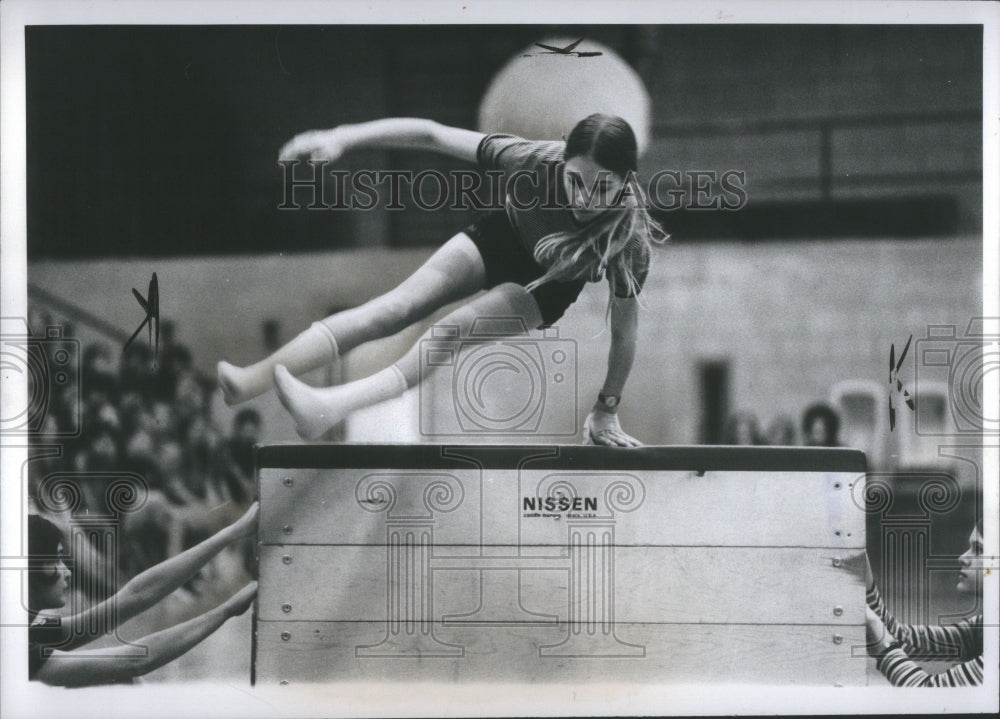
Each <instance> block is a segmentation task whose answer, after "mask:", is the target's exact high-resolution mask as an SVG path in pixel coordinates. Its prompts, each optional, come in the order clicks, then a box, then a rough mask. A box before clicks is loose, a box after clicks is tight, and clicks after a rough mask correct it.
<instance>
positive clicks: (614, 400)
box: [594, 392, 622, 414]
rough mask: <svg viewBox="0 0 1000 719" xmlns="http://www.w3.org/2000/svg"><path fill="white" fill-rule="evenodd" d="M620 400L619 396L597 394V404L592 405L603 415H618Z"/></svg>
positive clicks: (603, 393)
mask: <svg viewBox="0 0 1000 719" xmlns="http://www.w3.org/2000/svg"><path fill="white" fill-rule="evenodd" d="M621 400H622V398H621V395H617V394H611V393H609V392H599V393H598V395H597V402H595V403H594V409H595V410H596V411H598V412H604V413H605V414H618V405H619V404H621Z"/></svg>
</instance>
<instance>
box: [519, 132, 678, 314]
mask: <svg viewBox="0 0 1000 719" xmlns="http://www.w3.org/2000/svg"><path fill="white" fill-rule="evenodd" d="M574 157H589V158H590V159H592V160H593V161H594V162H596V163H597V164H598V165H600V166H601V167H602V168H605V169H607V170H609V171H611V172H613V173H614V174H616V175H618V176H619V177H620V178H621V179H622V180H623V182H624V183H625V184H624V186H623V188H622V192H621V193H620V194H619V197H618V198H616V199H617V202H616V203H615V204H614V205H613V206H612V207H609V208H608V209H606V210H604V211H602V212H601V213H600V214H599V215H598V216H597V217H595V218H594V219H593V220H592V221H590V222H588V223H587V224H585V225H584V226H582V227H580V228H577V229H575V230H572V231H569V232H556V233H553V234H551V235H546V236H545V237H543V238H542V239H541V240H539V242H538V244H537V245H536V246H535V259H536V260H537V261H538V263H539V264H541V265H542V266H543V267H546V268H547V270H546V272H545V274H544V275H542V276H541V277H539V278H538V279H536V280H534V281H533V282H531V283H529V284H528V285H527V289H529V290H532V289H534V288H535V287H538V286H539V285H542V284H544V283H546V282H550V281H553V280H557V281H559V280H561V281H569V280H575V279H579V278H586V279H588V280H590V281H597V280H599V279H601V278H602V277H608V279H609V280H610V282H611V289H612V294H615V293H616V292H615V291H616V290H617V291H620V290H622V289H624V290H626V291H627V294H629V295H638V294H639V290H640V283H641V280H640V278H638V277H636V267H638V266H639V265H640V263H641V262H642V261H643V260H644V258H650V257H651V255H652V253H651V250H652V245H653V244H654V243H656V244H663V243H664V242H666V241H667V240H668V239H669V238H670V236H669V235H668V234H667V233H666V232H664V231H663V229H662V228H661V227H660V226H659V224H657V222H656V221H655V220H653V218H651V217H650V216H649V213H648V212H647V211H646V197H645V195H644V194H643V192H642V188H641V187H639V183H638V182H636V181H635V174H636V171H637V166H638V150H637V146H636V141H635V133H633V132H632V127H631V126H630V125H629V124H628V123H627V122H626V121H625V120H623V119H622V118H620V117H617V116H614V115H603V114H593V115H589V116H588V117H586V118H584V119H583V120H581V121H580V122H578V123H577V125H576V127H574V128H573V131H572V132H571V133H570V134H569V137H568V138H566V151H565V154H564V157H563V160H564V161H567V160H571V159H572V158H574ZM636 195H638V196H636ZM619 283H623V284H624V287H618V286H617V285H618V284H619ZM610 309H611V304H610V298H609V301H608V310H609V311H610Z"/></svg>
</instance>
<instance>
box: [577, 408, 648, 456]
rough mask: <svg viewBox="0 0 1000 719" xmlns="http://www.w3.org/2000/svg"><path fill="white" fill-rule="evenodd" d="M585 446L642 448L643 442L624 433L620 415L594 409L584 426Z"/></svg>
mask: <svg viewBox="0 0 1000 719" xmlns="http://www.w3.org/2000/svg"><path fill="white" fill-rule="evenodd" d="M583 443H584V444H603V445H607V446H608V447H641V446H642V442H640V441H639V440H637V439H636V438H635V437H632V436H630V435H628V434H625V432H624V431H622V427H621V425H620V424H618V415H617V414H613V413H611V412H602V411H601V410H599V409H592V410H591V411H590V414H589V415H588V416H587V421H586V422H585V423H584V425H583Z"/></svg>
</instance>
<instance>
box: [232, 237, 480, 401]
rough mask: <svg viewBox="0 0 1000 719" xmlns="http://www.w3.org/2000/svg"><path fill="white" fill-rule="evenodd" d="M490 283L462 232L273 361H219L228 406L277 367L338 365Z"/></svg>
mask: <svg viewBox="0 0 1000 719" xmlns="http://www.w3.org/2000/svg"><path fill="white" fill-rule="evenodd" d="M485 284H486V270H485V268H484V266H483V260H482V257H481V256H480V254H479V250H478V249H477V248H476V246H475V244H474V243H473V242H472V240H471V239H470V238H469V236H468V235H467V234H465V233H464V232H460V233H458V234H457V235H455V236H454V237H452V238H451V239H450V240H448V241H447V242H446V243H445V244H444V245H442V246H441V247H440V248H439V249H438V251H437V252H435V253H434V254H433V255H432V256H431V257H430V259H428V260H427V261H426V262H425V263H424V264H423V265H422V266H421V267H420V268H419V269H418V270H417V271H416V272H414V273H413V274H412V275H410V276H409V277H408V278H407V279H406V280H404V281H403V283H402V284H400V285H399V286H398V287H396V288H395V289H392V290H390V291H389V292H387V293H385V294H384V295H381V296H379V297H376V298H375V299H373V300H370V301H368V302H365V303H364V304H363V305H360V306H359V307H354V308H352V309H349V310H345V311H343V312H338V313H337V314H335V315H331V316H330V317H327V318H326V319H325V320H323V321H321V322H314V323H313V324H312V326H311V327H309V329H307V330H305V331H304V332H302V333H301V334H299V335H298V336H297V337H295V339H293V340H292V341H291V342H289V343H288V344H286V345H284V346H283V347H281V348H279V349H278V350H277V351H275V352H274V354H272V355H270V356H269V357H267V358H265V359H263V360H261V361H260V362H257V363H256V364H252V365H250V366H248V367H236V366H235V365H231V364H229V363H228V362H219V364H218V367H217V370H218V375H219V386H220V387H221V388H222V392H223V396H224V397H225V400H226V404H230V405H233V404H238V403H240V402H245V401H246V400H248V399H252V398H254V397H256V396H257V395H260V394H263V393H264V392H266V391H267V390H269V389H270V388H271V387H272V386H273V383H274V368H275V367H276V366H277V365H283V366H284V367H286V368H287V369H288V371H289V372H290V373H291V374H292V375H296V376H297V375H300V374H302V373H304V372H308V371H310V370H313V369H316V368H317V367H323V366H325V365H329V364H332V363H334V362H336V361H337V359H338V357H339V356H340V355H341V354H342V353H344V352H347V351H348V350H351V349H353V348H355V347H357V346H358V345H360V344H362V343H364V342H369V341H371V340H375V339H380V338H382V337H389V336H390V335H394V334H396V333H397V332H399V331H401V330H403V329H405V328H406V327H409V326H410V325H411V324H413V323H414V322H416V321H418V320H421V319H423V318H424V317H427V316H428V315H430V314H432V313H433V312H434V311H435V310H438V309H440V308H441V307H443V306H445V305H447V304H449V303H451V302H455V301H457V300H460V299H462V298H463V297H468V296H470V295H472V294H475V293H476V292H478V291H479V290H481V289H483V287H484V286H485Z"/></svg>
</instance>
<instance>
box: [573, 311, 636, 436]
mask: <svg viewBox="0 0 1000 719" xmlns="http://www.w3.org/2000/svg"><path fill="white" fill-rule="evenodd" d="M638 337H639V303H638V300H636V298H635V297H616V296H615V295H614V293H613V292H612V295H611V347H610V349H609V350H608V372H607V374H606V375H605V378H604V385H603V387H602V388H601V392H602V393H603V394H604V395H606V396H607V395H615V396H619V397H620V396H621V394H622V390H623V389H624V388H625V382H626V381H627V380H628V376H629V374H630V373H631V372H632V363H633V362H634V361H635V348H636V344H637V342H638ZM586 432H587V433H588V436H589V440H590V441H592V442H594V443H595V444H605V445H610V446H612V447H639V446H641V445H642V443H641V442H640V441H639V440H637V439H636V438H635V437H632V436H630V435H628V434H626V433H625V432H624V431H623V430H622V428H621V425H620V424H619V423H618V415H617V407H613V408H611V407H607V406H605V405H604V403H602V402H601V401H600V399H598V401H597V402H595V403H594V406H593V409H591V411H590V416H588V417H587V429H586Z"/></svg>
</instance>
